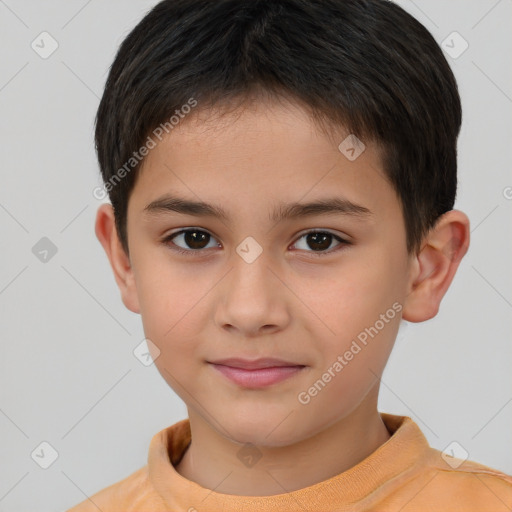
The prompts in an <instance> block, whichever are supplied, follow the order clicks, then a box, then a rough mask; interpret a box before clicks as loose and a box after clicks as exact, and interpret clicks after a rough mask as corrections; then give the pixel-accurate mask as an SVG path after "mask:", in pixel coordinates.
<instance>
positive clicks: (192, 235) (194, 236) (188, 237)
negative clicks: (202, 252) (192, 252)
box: [185, 231, 210, 249]
mask: <svg viewBox="0 0 512 512" xmlns="http://www.w3.org/2000/svg"><path fill="white" fill-rule="evenodd" d="M209 236H210V235H209V234H208V233H204V232H202V231H187V232H186V233H185V242H186V243H187V245H188V246H189V247H191V248H193V249H202V248H203V246H202V245H201V243H202V242H204V240H205V239H206V238H207V237H209ZM206 245H208V240H206Z"/></svg>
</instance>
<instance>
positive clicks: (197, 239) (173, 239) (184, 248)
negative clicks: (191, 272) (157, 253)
mask: <svg viewBox="0 0 512 512" xmlns="http://www.w3.org/2000/svg"><path fill="white" fill-rule="evenodd" d="M212 240H215V239H214V238H213V237H212V236H211V235H210V234H209V233H207V232H206V231H203V230H200V229H184V230H181V231H178V232H176V233H173V234H171V235H169V236H167V237H166V238H165V239H164V240H163V242H164V243H165V244H166V245H168V246H169V247H170V248H171V249H173V250H175V251H177V252H181V253H195V252H201V250H203V249H208V248H209V247H208V243H209V242H210V241H212ZM218 246H219V244H218V243H216V244H215V243H214V245H212V246H210V247H218Z"/></svg>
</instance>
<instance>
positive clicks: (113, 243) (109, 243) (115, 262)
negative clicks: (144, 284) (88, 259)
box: [95, 203, 140, 313]
mask: <svg viewBox="0 0 512 512" xmlns="http://www.w3.org/2000/svg"><path fill="white" fill-rule="evenodd" d="M95 233H96V237H97V238H98V240H99V241H100V243H101V245H102V246H103V249H104V250H105V253H106V254H107V257H108V259H109V262H110V266H111V267H112V271H113V272H114V278H115V280H116V283H117V286H118V287H119V291H120V292H121V299H122V301H123V304H124V305H125V306H126V307H127V308H128V309H129V310H130V311H132V312H133V313H140V309H139V303H138V297H137V290H136V287H135V280H134V276H133V269H132V266H131V262H130V258H129V256H128V255H127V254H126V252H125V251H124V249H123V247H122V244H121V241H120V240H119V237H118V234H117V229H116V226H115V218H114V210H113V208H112V205H111V204H108V203H107V204H102V205H101V206H100V207H99V208H98V211H97V213H96V223H95Z"/></svg>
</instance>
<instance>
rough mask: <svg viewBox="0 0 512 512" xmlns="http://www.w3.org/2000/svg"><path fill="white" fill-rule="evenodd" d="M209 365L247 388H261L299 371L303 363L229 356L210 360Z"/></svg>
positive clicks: (303, 366) (302, 367)
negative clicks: (252, 359)
mask: <svg viewBox="0 0 512 512" xmlns="http://www.w3.org/2000/svg"><path fill="white" fill-rule="evenodd" d="M208 363H209V364H210V365H212V366H213V368H215V370H217V371H218V372H220V373H221V374H222V375H223V376H224V377H226V378H227V379H228V380H230V381H232V382H234V383H235V384H237V385H239V386H242V387H247V388H262V387H266V386H271V385H273V384H277V383H279V382H282V381H284V380H286V379H288V378H290V377H292V376H293V375H296V374H297V373H299V372H301V371H302V370H303V369H304V368H306V366H305V365H301V364H296V363H292V362H288V361H284V360H282V359H273V358H272V359H271V358H265V359H258V360H255V361H249V360H247V359H239V358H231V359H223V360H218V361H213V362H210V361H208Z"/></svg>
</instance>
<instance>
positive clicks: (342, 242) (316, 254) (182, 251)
mask: <svg viewBox="0 0 512 512" xmlns="http://www.w3.org/2000/svg"><path fill="white" fill-rule="evenodd" d="M187 232H198V233H206V234H208V235H210V236H211V237H212V238H215V237H214V236H213V235H211V234H210V233H208V231H204V230H202V229H195V228H189V229H182V230H181V231H176V232H175V233H171V234H170V235H168V236H166V237H164V239H163V240H162V243H163V244H164V245H165V246H166V247H168V248H169V249H171V250H172V251H175V252H177V253H180V254H185V255H186V256H192V257H197V256H201V254H200V253H202V252H204V251H205V249H188V250H187V249H183V248H181V247H179V246H178V245H176V244H175V243H174V242H172V239H174V238H175V237H177V236H178V235H181V234H183V233H187ZM311 234H326V235H330V236H332V237H333V238H334V239H336V240H337V241H338V242H340V244H339V245H338V246H337V247H336V248H334V249H330V250H328V251H321V252H315V251H306V252H311V256H313V257H315V258H317V257H318V258H321V257H323V256H328V255H330V254H332V253H334V252H336V251H339V250H342V249H343V247H344V246H346V245H351V244H352V242H349V241H348V240H345V239H343V238H341V237H340V236H338V235H335V234H334V233H330V232H329V231H322V230H318V229H313V230H311V231H307V232H305V233H302V234H301V235H300V237H299V238H298V239H297V242H298V241H299V240H300V239H301V238H304V237H305V236H307V235H311ZM170 242H171V243H172V246H171V245H170ZM297 242H294V244H295V243H297Z"/></svg>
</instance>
